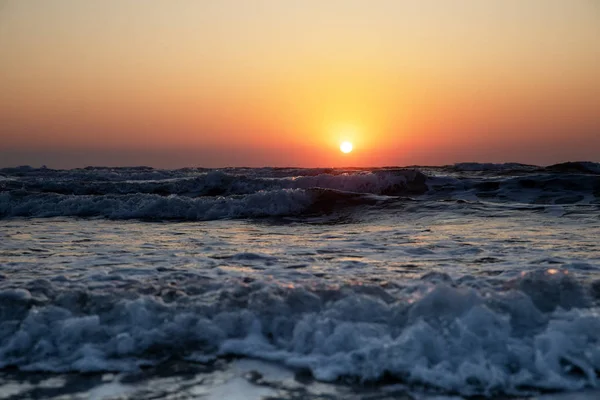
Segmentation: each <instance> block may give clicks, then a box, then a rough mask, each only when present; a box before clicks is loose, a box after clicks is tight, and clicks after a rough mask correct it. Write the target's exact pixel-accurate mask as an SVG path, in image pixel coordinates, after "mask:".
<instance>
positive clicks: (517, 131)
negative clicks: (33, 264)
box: [0, 0, 600, 167]
mask: <svg viewBox="0 0 600 400" xmlns="http://www.w3.org/2000/svg"><path fill="white" fill-rule="evenodd" d="M176 3H177V4H175V3H173V2H160V1H154V0H149V1H148V2H144V3H143V4H144V5H142V3H140V2H136V1H133V0H123V1H119V2H116V1H114V2H113V1H96V0H90V1H86V2H81V1H68V0H65V1H63V2H57V1H48V2H40V3H35V5H34V3H33V2H24V1H18V0H7V1H5V2H3V3H2V6H1V7H0V27H1V30H2V34H0V52H1V53H2V54H3V62H2V63H0V64H1V65H0V87H1V88H2V90H1V91H0V162H2V163H5V164H6V165H7V166H10V165H14V164H15V163H19V164H21V163H24V164H25V163H30V164H33V165H35V164H48V165H49V166H54V167H74V166H83V165H81V163H86V162H95V163H102V164H128V165H129V164H130V163H142V164H147V165H152V166H157V167H183V166H188V165H201V166H207V167H219V166H228V165H229V166H231V165H238V166H266V165H270V166H305V167H312V166H332V167H342V166H349V165H348V164H349V163H351V164H352V166H383V165H411V164H421V165H423V164H429V165H440V164H448V163H454V162H460V161H483V162H507V161H515V162H525V163H538V164H548V163H552V162H560V161H566V160H569V159H571V160H574V159H577V160H591V161H600V159H598V157H599V155H598V152H597V151H596V149H598V148H600V135H598V132H600V114H598V112H597V110H599V109H600V78H599V77H598V73H597V65H599V64H600V47H599V46H598V43H599V42H598V40H597V38H598V36H599V35H600V31H599V30H598V29H599V28H598V27H600V24H598V20H597V16H598V8H597V6H596V5H595V4H592V3H593V2H589V1H587V0H573V1H570V2H558V1H557V2H548V1H546V0H531V1H528V2H517V1H515V2H500V3H494V5H491V3H489V2H481V1H479V0H465V1H464V2H459V3H460V4H454V2H447V1H445V0H431V1H424V2H412V3H411V2H398V1H396V0H381V1H379V2H377V6H373V5H372V4H369V3H368V2H338V1H332V2H317V1H313V0H307V1H306V2H282V1H279V0H260V1H259V3H260V7H259V6H255V5H253V4H254V3H253V2H239V1H233V0H223V1H222V2H221V1H219V2H182V3H179V2H176ZM67 4H68V6H67ZM147 4H152V6H146V5H147ZM340 4H343V7H342V6H340ZM344 141H348V142H350V143H352V144H353V145H354V148H355V149H360V151H355V152H353V153H352V157H348V156H347V155H345V154H343V153H341V152H340V151H338V148H339V146H340V143H342V142H344ZM50 153H52V154H55V156H53V157H54V158H48V157H49V156H48V155H47V154H50ZM81 154H85V155H86V157H81ZM75 156H77V157H79V159H77V160H75V158H76V157H75ZM92 156H94V157H92ZM134 156H135V157H134Z"/></svg>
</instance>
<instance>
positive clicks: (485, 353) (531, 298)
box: [0, 162, 600, 399]
mask: <svg viewBox="0 0 600 400" xmlns="http://www.w3.org/2000/svg"><path fill="white" fill-rule="evenodd" d="M599 305H600V164H596V163H583V162H580V163H565V164H558V165H554V166H550V167H544V168H542V167H536V166H529V165H522V164H475V163H469V164H456V165H453V166H447V167H415V168H379V169H325V168H323V169H297V168H261V169H249V168H228V169H219V170H211V169H195V168H189V169H181V170H156V169H151V168H147V167H136V168H85V169H77V170H51V169H46V168H43V169H35V168H30V167H19V168H5V169H0V398H4V399H16V398H56V399H58V398H61V399H65V398H73V399H74V398H153V399H154V398H169V399H184V398H208V399H221V398H223V399H250V398H252V399H254V398H256V399H259V398H270V399H274V398H285V399H304V398H307V399H338V398H339V399H342V398H343V399H349V398H356V399H362V398H368V399H387V398H398V399H459V398H463V397H470V396H483V397H486V398H487V397H489V398H497V399H500V398H506V397H513V396H516V397H520V398H527V397H533V398H540V399H541V398H543V399H567V398H569V399H575V398H580V399H593V398H599V397H600V392H598V391H597V389H598V385H599V384H600V382H599V380H600V312H599V311H600V308H599ZM576 396H577V397H576Z"/></svg>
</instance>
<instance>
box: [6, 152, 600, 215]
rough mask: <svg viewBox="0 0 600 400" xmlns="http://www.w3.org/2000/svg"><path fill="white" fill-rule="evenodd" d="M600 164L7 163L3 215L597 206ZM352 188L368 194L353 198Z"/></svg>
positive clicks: (295, 213) (260, 213)
mask: <svg viewBox="0 0 600 400" xmlns="http://www.w3.org/2000/svg"><path fill="white" fill-rule="evenodd" d="M597 167H598V164H595V163H565V164H557V165H554V166H550V167H545V168H541V167H532V166H527V165H523V164H474V163H471V164H457V165H455V166H454V167H451V168H450V169H449V168H448V167H442V168H433V167H428V168H424V169H423V170H422V171H420V170H416V169H402V168H376V169H369V170H364V169H298V168H258V169H252V168H226V169H223V170H206V169H182V170H154V169H151V168H148V167H137V168H86V169H79V170H49V169H44V168H40V169H34V168H29V167H19V168H8V169H7V168H5V169H2V170H0V218H6V217H54V216H79V217H94V216H96V217H104V218H113V219H130V218H139V219H154V220H160V219H180V220H210V219H222V218H254V217H264V216H274V217H275V216H290V215H294V216H295V215H300V214H303V213H319V212H321V213H330V212H333V211H335V210H336V209H339V208H343V207H345V206H347V205H350V203H352V205H361V204H362V205H370V204H373V203H374V202H375V203H378V202H379V203H381V201H380V200H381V199H379V200H374V198H373V197H369V196H393V197H401V196H413V197H418V198H419V199H420V200H425V201H441V200H444V201H445V200H460V201H463V200H466V201H471V202H478V201H485V202H496V203H498V202H502V203H518V204H534V205H535V204H540V205H591V206H592V207H593V206H597V205H598V204H600V174H595V173H593V171H594V168H597ZM532 168H534V169H532ZM582 168H585V171H584V172H582ZM328 191H330V192H328ZM334 192H339V193H344V194H343V195H339V193H338V194H335V193H334ZM318 193H320V194H319V196H320V197H319V196H317V194H318ZM349 193H358V194H362V195H364V196H362V197H360V198H358V197H353V199H354V200H352V201H350V199H351V196H349ZM326 196H329V197H326ZM336 196H337V197H336ZM325 198H329V200H327V201H326V200H324V199H325ZM357 199H358V200H357ZM384 203H385V202H384Z"/></svg>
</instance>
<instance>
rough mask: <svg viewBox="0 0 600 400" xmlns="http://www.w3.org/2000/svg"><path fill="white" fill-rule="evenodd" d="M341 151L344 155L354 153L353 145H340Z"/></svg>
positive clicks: (347, 143) (343, 143)
mask: <svg viewBox="0 0 600 400" xmlns="http://www.w3.org/2000/svg"><path fill="white" fill-rule="evenodd" d="M340 151H341V152H342V153H350V152H351V151H352V143H350V142H342V144H340Z"/></svg>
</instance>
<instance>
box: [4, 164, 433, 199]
mask: <svg viewBox="0 0 600 400" xmlns="http://www.w3.org/2000/svg"><path fill="white" fill-rule="evenodd" d="M240 172H241V171H239V170H237V171H236V173H227V172H223V171H210V172H201V173H196V174H193V175H191V176H189V175H188V174H184V175H178V177H177V178H173V177H170V178H169V179H158V180H156V179H155V180H139V179H134V180H131V179H129V178H131V175H130V174H128V175H126V176H125V177H124V178H127V179H125V180H120V181H119V180H114V177H113V178H112V179H110V180H99V179H92V178H91V177H89V176H87V175H84V176H81V175H80V171H78V172H76V173H74V174H64V173H63V172H60V173H59V174H57V175H46V176H42V177H40V176H39V175H38V174H35V175H33V176H28V178H29V179H23V178H21V179H5V180H4V181H0V191H11V190H25V191H28V192H42V193H59V194H68V195H106V194H137V193H145V194H158V195H163V196H168V195H181V196H189V197H195V196H229V195H240V194H250V193H255V192H258V191H261V190H264V191H272V190H278V189H309V188H313V187H317V188H323V189H334V190H341V191H348V192H357V193H371V194H384V195H385V194H388V195H401V194H409V193H423V192H424V191H425V190H426V189H427V188H426V186H425V180H426V177H425V175H423V174H422V173H421V172H419V171H415V170H396V171H377V172H369V171H359V172H355V173H352V174H349V173H338V174H317V175H299V176H291V177H283V178H281V177H272V176H269V177H263V175H264V173H261V171H250V172H251V174H248V175H246V174H240ZM296 172H297V171H296ZM308 172H309V173H310V172H311V171H308ZM134 174H136V175H135V176H136V177H138V176H137V171H134ZM103 176H104V177H105V175H103Z"/></svg>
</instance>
